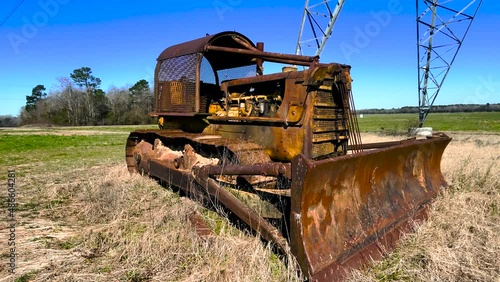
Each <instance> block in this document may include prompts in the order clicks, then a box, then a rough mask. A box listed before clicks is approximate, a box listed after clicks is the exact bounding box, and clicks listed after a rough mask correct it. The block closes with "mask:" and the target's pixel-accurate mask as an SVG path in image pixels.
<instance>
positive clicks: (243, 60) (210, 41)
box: [157, 31, 257, 70]
mask: <svg viewBox="0 0 500 282" xmlns="http://www.w3.org/2000/svg"><path fill="white" fill-rule="evenodd" d="M207 46H220V47H230V48H238V49H247V50H257V48H256V47H255V44H254V43H253V42H252V41H251V40H250V39H248V38H247V37H246V36H244V35H243V34H241V33H238V32H235V31H225V32H220V33H216V34H213V35H207V36H205V37H201V38H198V39H195V40H191V41H188V42H184V43H180V44H177V45H174V46H171V47H168V48H167V49H165V50H163V52H162V53H161V54H160V56H158V59H157V60H158V61H163V60H165V59H169V58H173V57H179V56H183V55H189V54H195V53H202V54H203V56H204V57H205V58H206V59H207V60H208V61H209V62H210V64H211V65H212V67H213V68H214V69H215V70H221V69H228V68H234V67H239V66H247V65H252V64H255V60H254V56H251V55H247V54H237V53H229V52H221V51H214V50H207V48H206V47H207Z"/></svg>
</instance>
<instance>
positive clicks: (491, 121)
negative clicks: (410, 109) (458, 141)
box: [358, 112, 500, 134]
mask: <svg viewBox="0 0 500 282" xmlns="http://www.w3.org/2000/svg"><path fill="white" fill-rule="evenodd" d="M363 116H364V117H363V118H358V121H359V128H360V130H361V132H384V133H389V134H391V133H394V134H398V133H405V132H407V131H408V128H409V127H414V126H416V125H417V122H418V115H417V114H365V115H363ZM424 126H428V127H432V128H433V129H434V131H489V132H500V112H481V113H430V114H429V116H428V117H427V119H426V121H425V123H424Z"/></svg>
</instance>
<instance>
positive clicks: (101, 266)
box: [0, 128, 500, 281]
mask: <svg viewBox="0 0 500 282" xmlns="http://www.w3.org/2000/svg"><path fill="white" fill-rule="evenodd" d="M128 131H129V129H128V128H122V129H119V130H116V129H109V128H107V129H96V128H87V129H71V128H69V129H68V128H59V129H58V128H48V129H38V128H31V129H26V128H24V129H14V130H11V129H9V130H0V151H1V152H2V155H3V159H2V160H1V161H0V172H1V175H0V179H1V180H2V183H5V185H4V186H5V189H2V192H1V193H0V202H1V203H2V205H1V210H2V213H1V216H2V219H4V218H7V212H6V210H7V206H6V202H7V192H6V186H7V185H6V183H7V181H6V179H7V170H8V168H9V167H11V168H15V169H16V186H17V187H16V192H17V195H16V201H17V203H18V206H17V210H16V219H17V229H16V251H17V258H16V274H15V275H9V274H8V265H7V262H8V256H9V252H8V249H7V239H6V238H8V236H9V235H8V229H7V228H6V227H7V226H6V220H2V223H1V224H2V225H0V228H1V229H0V238H2V239H1V240H3V242H2V243H0V244H1V246H2V248H0V261H1V264H0V281H301V280H302V279H301V277H300V274H298V272H297V269H296V268H294V265H290V266H289V267H287V266H286V265H285V263H284V262H283V260H281V259H280V258H279V257H278V256H277V255H275V254H274V253H273V252H272V250H271V248H270V247H269V246H266V245H265V244H263V243H262V242H261V240H260V239H258V238H256V237H254V236H252V235H251V234H247V233H245V232H242V231H240V230H239V229H236V228H234V227H233V226H232V225H231V224H230V223H229V222H228V221H227V220H226V219H225V218H224V217H221V216H218V215H217V214H215V213H214V212H211V211H208V210H206V209H205V208H203V207H201V206H200V205H198V204H196V203H194V202H192V201H190V200H188V199H186V198H183V197H180V196H179V195H178V194H176V193H175V192H172V191H171V190H169V189H165V188H163V187H161V186H160V185H158V184H157V183H156V182H155V181H153V180H150V179H146V178H143V177H141V176H138V175H133V176H130V175H129V174H128V172H127V170H126V167H125V163H124V152H123V150H124V147H125V145H124V144H125V139H126V136H127V133H126V132H128ZM450 135H451V136H452V137H453V138H454V139H453V141H452V143H451V144H450V145H449V146H448V148H447V150H446V152H445V155H444V158H443V161H442V170H443V172H444V175H445V177H446V179H447V181H448V182H449V184H450V187H449V188H447V189H443V190H442V193H441V195H440V196H439V198H438V199H437V200H436V201H435V202H434V204H433V205H432V208H431V213H430V218H429V220H428V221H427V222H425V223H423V224H421V225H419V226H416V227H415V230H416V231H415V233H414V234H410V235H407V236H406V237H405V238H404V240H403V241H402V242H401V243H400V245H399V247H398V249H396V250H395V251H394V252H392V253H390V254H388V256H387V258H386V259H385V260H383V261H381V262H377V263H374V264H373V265H372V266H370V267H368V268H366V269H363V270H360V271H354V272H353V278H352V279H351V280H352V281H500V280H499V277H500V235H499V234H500V203H499V200H500V166H499V164H500V134H498V133H491V134H487V133H482V134H481V133H450ZM394 138H395V137H385V136H378V135H375V134H365V135H364V136H363V139H364V142H372V141H375V140H389V139H394ZM193 211H198V212H199V213H200V214H201V216H202V217H203V218H204V219H205V221H206V222H207V223H208V224H209V226H210V228H211V229H212V230H213V231H214V233H215V234H217V236H213V237H210V238H205V239H201V238H199V237H198V236H197V235H196V232H195V231H194V228H193V227H192V226H191V224H190V222H189V220H188V217H189V215H190V214H191V213H192V212H193Z"/></svg>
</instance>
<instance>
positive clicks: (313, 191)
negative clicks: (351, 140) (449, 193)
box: [290, 135, 451, 281]
mask: <svg viewBox="0 0 500 282" xmlns="http://www.w3.org/2000/svg"><path fill="white" fill-rule="evenodd" d="M450 140H451V139H450V138H449V137H447V136H445V135H442V136H440V137H438V136H435V137H434V138H432V139H428V140H413V141H407V142H403V143H402V144H399V145H395V146H392V147H387V148H384V149H377V150H372V151H365V152H362V153H358V154H353V155H346V156H342V157H338V158H335V159H329V160H321V161H310V160H308V159H306V158H304V157H303V156H298V157H297V158H295V159H294V160H293V162H292V198H291V199H292V203H291V223H290V225H291V242H290V245H291V247H292V252H293V253H294V255H295V256H296V257H297V259H298V261H299V263H300V265H301V267H302V269H303V270H304V271H305V272H306V273H307V274H308V276H309V277H310V278H311V281H335V280H341V279H343V277H345V276H346V275H347V273H348V270H349V269H350V268H352V267H357V266H359V265H360V264H364V263H367V262H369V261H370V260H371V259H372V258H373V259H377V258H380V256H381V255H382V254H384V253H385V252H386V251H389V250H391V249H392V248H393V247H394V244H395V242H396V240H397V239H398V238H399V236H400V235H401V232H404V231H405V230H407V229H408V227H409V225H410V223H411V220H413V219H416V218H417V219H418V218H422V217H423V216H424V215H425V214H424V210H425V205H426V204H428V203H429V202H430V201H431V200H432V199H433V198H434V197H435V196H436V194H437V193H438V190H439V188H440V187H441V186H445V185H446V182H445V180H444V178H443V176H442V174H441V169H440V161H441V156H442V154H443V152H444V149H445V147H446V146H447V144H448V143H449V142H450Z"/></svg>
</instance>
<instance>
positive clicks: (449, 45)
mask: <svg viewBox="0 0 500 282" xmlns="http://www.w3.org/2000/svg"><path fill="white" fill-rule="evenodd" d="M416 2H417V10H416V11H417V57H418V92H419V96H418V97H419V127H422V125H423V123H424V121H425V118H426V117H427V115H428V114H429V111H430V110H431V108H432V105H433V104H434V101H435V100H436V97H437V95H438V94H439V91H440V90H441V86H442V85H443V82H444V80H445V78H446V76H447V75H448V72H449V71H450V68H451V65H452V64H453V62H454V61H455V58H456V56H457V53H458V51H459V50H460V47H461V46H462V43H463V41H464V38H465V36H466V35H467V32H468V31H469V29H470V25H471V24H472V21H473V20H474V17H475V16H476V14H477V11H478V10H479V7H480V6H481V3H482V0H472V1H468V2H467V3H465V4H466V5H464V1H452V0H417V1H416Z"/></svg>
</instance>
